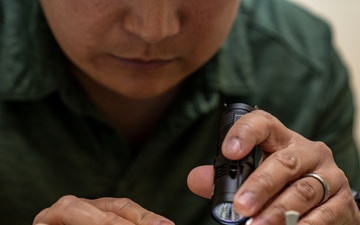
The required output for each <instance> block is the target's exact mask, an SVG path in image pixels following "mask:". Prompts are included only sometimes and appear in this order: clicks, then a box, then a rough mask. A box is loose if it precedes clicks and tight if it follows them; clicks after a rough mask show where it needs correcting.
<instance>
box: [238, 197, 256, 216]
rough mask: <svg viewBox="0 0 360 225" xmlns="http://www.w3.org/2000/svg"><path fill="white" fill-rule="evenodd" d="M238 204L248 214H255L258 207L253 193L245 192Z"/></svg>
mask: <svg viewBox="0 0 360 225" xmlns="http://www.w3.org/2000/svg"><path fill="white" fill-rule="evenodd" d="M237 202H238V203H239V204H240V205H241V206H242V208H245V209H247V210H248V212H251V213H252V212H253V208H254V207H255V205H256V200H255V196H254V194H253V193H251V192H245V193H244V194H242V195H240V197H239V198H238V199H237Z"/></svg>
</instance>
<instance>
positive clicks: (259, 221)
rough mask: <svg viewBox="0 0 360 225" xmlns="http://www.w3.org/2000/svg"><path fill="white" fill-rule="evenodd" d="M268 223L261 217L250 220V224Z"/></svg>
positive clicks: (265, 224)
mask: <svg viewBox="0 0 360 225" xmlns="http://www.w3.org/2000/svg"><path fill="white" fill-rule="evenodd" d="M267 224H269V223H268V222H266V220H262V219H255V220H252V221H251V225H267Z"/></svg>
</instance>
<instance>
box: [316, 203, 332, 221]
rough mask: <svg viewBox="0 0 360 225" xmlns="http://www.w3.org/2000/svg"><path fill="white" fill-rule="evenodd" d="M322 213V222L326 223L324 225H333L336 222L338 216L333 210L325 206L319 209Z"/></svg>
mask: <svg viewBox="0 0 360 225" xmlns="http://www.w3.org/2000/svg"><path fill="white" fill-rule="evenodd" d="M318 210H319V211H320V220H321V221H324V222H325V223H324V224H327V225H331V224H335V222H336V215H335V213H334V211H333V210H331V209H330V208H329V207H327V206H325V205H323V206H322V207H320V208H319V209H318Z"/></svg>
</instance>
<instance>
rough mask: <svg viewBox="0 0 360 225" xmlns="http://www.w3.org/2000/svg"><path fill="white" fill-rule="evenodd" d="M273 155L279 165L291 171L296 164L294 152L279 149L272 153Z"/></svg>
mask: <svg viewBox="0 0 360 225" xmlns="http://www.w3.org/2000/svg"><path fill="white" fill-rule="evenodd" d="M273 155H274V159H275V160H277V161H278V162H279V163H281V165H283V166H284V167H285V169H289V170H290V171H293V170H294V169H295V168H296V167H297V165H298V160H297V159H296V157H295V156H294V154H293V153H291V152H289V151H279V152H276V153H274V154H273Z"/></svg>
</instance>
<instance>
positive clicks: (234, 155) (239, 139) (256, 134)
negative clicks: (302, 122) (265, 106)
mask: <svg viewBox="0 0 360 225" xmlns="http://www.w3.org/2000/svg"><path fill="white" fill-rule="evenodd" d="M295 138H297V134H296V133H294V132H292V131H291V130H289V129H287V128H286V127H285V126H284V125H283V124H282V123H281V122H280V121H279V120H278V119H277V118H275V117H274V116H272V115H271V114H270V113H267V112H265V111H263V110H254V111H252V112H250V113H248V114H245V115H244V116H242V117H241V118H240V119H239V120H238V121H237V122H236V123H235V124H234V125H233V126H232V127H231V128H230V130H229V131H228V133H227V135H226V137H225V139H224V141H223V145H222V152H223V154H224V156H225V157H227V158H229V159H232V160H238V159H241V158H243V157H244V156H245V155H247V154H248V153H249V152H250V151H251V150H252V149H253V148H254V146H256V145H258V146H259V147H260V148H261V149H262V150H264V151H265V152H267V153H274V152H276V151H278V150H281V149H284V148H287V147H289V146H290V145H291V144H292V143H293V142H294V139H295Z"/></svg>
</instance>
